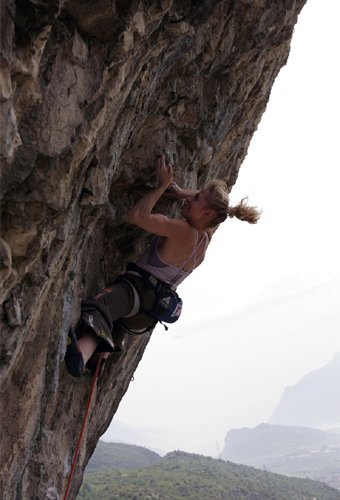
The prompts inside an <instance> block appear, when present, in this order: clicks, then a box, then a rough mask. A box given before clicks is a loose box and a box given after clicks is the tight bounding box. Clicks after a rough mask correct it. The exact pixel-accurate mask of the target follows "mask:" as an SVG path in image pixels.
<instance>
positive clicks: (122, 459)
mask: <svg viewBox="0 0 340 500" xmlns="http://www.w3.org/2000/svg"><path fill="white" fill-rule="evenodd" d="M160 458H161V457H160V456H159V455H157V453H154V452H153V451H150V450H148V449H147V448H142V447H141V446H134V445H129V444H123V443H105V442H104V441H98V444H97V446H96V449H95V450H94V453H93V455H92V457H91V459H90V461H89V463H88V464H87V467H86V471H87V472H90V471H95V470H99V469H136V468H138V467H147V466H148V465H152V464H154V463H155V462H158V461H159V460H160Z"/></svg>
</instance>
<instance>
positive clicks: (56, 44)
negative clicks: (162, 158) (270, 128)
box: [0, 0, 305, 500]
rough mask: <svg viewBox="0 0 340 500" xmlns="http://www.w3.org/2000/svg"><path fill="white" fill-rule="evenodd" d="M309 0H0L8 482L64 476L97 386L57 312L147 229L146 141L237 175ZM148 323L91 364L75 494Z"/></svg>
mask: <svg viewBox="0 0 340 500" xmlns="http://www.w3.org/2000/svg"><path fill="white" fill-rule="evenodd" d="M304 2H305V0H277V1H276V2H271V1H269V0H254V1H252V2H250V1H249V0H240V1H237V2H236V1H232V0H226V1H221V0H205V1H204V0H202V1H199V0H178V1H175V0H157V1H156V0H139V1H137V0H125V1H121V0H116V1H114V0H111V1H109V0H99V1H97V2H92V1H89V0H64V1H62V0H51V1H50V2H45V1H43V0H35V1H34V2H33V0H32V1H28V0H26V1H23V0H17V1H14V0H4V1H3V2H1V80H0V98H1V111H0V118H1V140H0V155H1V161H2V173H1V198H2V239H1V244H0V249H1V271H0V272H1V291H0V294H1V304H2V306H1V307H2V310H1V320H2V329H1V331H2V333H1V336H2V337H1V338H2V341H1V346H2V349H1V406H2V414H1V423H2V443H1V461H2V465H1V468H2V472H3V474H2V478H3V483H2V484H1V491H2V495H3V498H4V499H20V500H22V499H29V498H39V499H44V498H57V497H58V495H62V494H63V491H64V490H65V485H66V481H67V477H68V474H69V471H70V464H71V459H72V454H73V452H74V448H75V441H76V436H77V434H78V433H79V430H80V426H81V420H82V416H83V413H84V408H85V404H86V400H87V396H88V392H89V386H90V379H87V378H84V379H83V380H81V381H75V380H73V379H72V378H71V377H70V376H69V375H68V374H67V372H66V370H65V367H64V363H63V358H64V353H65V348H66V336H67V331H68V327H69V325H70V324H74V323H75V322H76V320H77V318H78V315H79V305H80V301H81V299H82V298H84V297H86V296H88V295H90V294H93V293H94V292H97V291H98V289H100V288H101V287H102V286H103V285H104V284H105V283H108V282H110V280H112V279H114V277H115V276H117V274H118V273H119V272H121V271H122V270H123V269H124V266H125V264H126V262H127V261H128V260H129V259H131V258H133V257H134V256H135V255H136V253H137V252H138V250H139V249H140V248H141V246H142V245H143V242H144V235H142V234H141V232H140V231H137V230H136V229H134V228H132V227H131V226H130V225H128V224H127V223H126V211H127V207H129V206H131V204H132V203H133V202H134V201H135V200H136V199H137V198H138V197H140V196H141V194H143V192H144V191H145V190H146V189H148V188H149V187H150V186H152V185H153V184H154V182H155V178H154V174H153V159H154V156H155V154H157V153H159V152H165V153H166V154H167V155H168V157H169V159H170V160H172V161H175V163H176V165H177V172H176V176H177V179H178V181H179V182H181V183H182V184H183V185H184V186H186V187H201V186H202V185H203V184H204V183H205V182H206V181H208V180H210V179H212V178H214V177H219V178H223V179H225V180H226V181H227V182H228V184H229V187H230V188H231V187H232V186H233V184H234V183H235V181H236V179H237V175H238V170H239V167H240V165H241V163H242V161H243V159H244V157H245V155H246V151H247V148H248V145H249V141H250V139H251V137H252V135H253V133H254V131H255V130H256V127H257V125H258V123H259V121H260V118H261V115H262V113H263V111H264V110H265V107H266V103H267V101H268V98H269V94H270V90H271V87H272V85H273V82H274V80H275V77H276V75H277V74H278V72H279V70H280V68H281V67H282V66H283V65H284V64H285V63H286V60H287V57H288V53H289V46H290V40H291V36H292V32H293V27H294V24H295V23H296V20H297V16H298V13H299V11H300V10H301V8H302V6H303V4H304ZM164 208H165V207H164V203H161V204H160V209H164ZM169 208H170V207H168V209H169ZM171 210H172V212H171V213H174V210H175V207H171ZM148 340H149V339H148V337H145V336H141V337H131V338H130V339H129V343H128V347H127V352H126V353H125V354H121V355H118V354H115V355H113V356H112V357H111V359H110V360H109V361H108V363H107V365H106V367H105V371H104V373H103V375H102V376H101V378H100V379H99V381H98V386H97V390H96V394H95V403H94V404H93V406H92V408H91V412H90V424H89V426H88V428H87V432H86V435H85V436H84V444H83V447H82V450H81V453H80V456H79V460H78V465H77V468H76V473H75V477H74V481H73V483H72V489H71V494H70V497H71V498H75V496H76V493H77V491H78V489H79V486H80V484H81V479H82V471H83V469H84V467H85V465H86V463H87V461H88V459H89V457H90V455H91V454H92V452H93V449H94V447H95V445H96V443H97V440H98V439H99V436H100V435H101V434H102V433H103V432H104V431H105V429H106V428H107V426H108V425H109V423H110V421H111V419H112V417H113V415H114V413H115V411H116V409H117V407H118V404H119V402H120V400H121V398H122V397H123V395H124V393H125V391H126V390H127V388H128V385H129V382H130V380H131V377H132V375H133V373H134V370H135V369H136V366H137V364H138V362H139V361H140V359H141V357H142V355H143V352H144V349H145V347H146V345H147V343H148Z"/></svg>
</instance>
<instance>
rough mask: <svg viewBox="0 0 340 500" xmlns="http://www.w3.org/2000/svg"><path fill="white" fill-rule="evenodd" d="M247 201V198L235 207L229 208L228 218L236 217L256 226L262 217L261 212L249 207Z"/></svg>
mask: <svg viewBox="0 0 340 500" xmlns="http://www.w3.org/2000/svg"><path fill="white" fill-rule="evenodd" d="M246 201H247V198H243V199H242V200H241V201H240V203H238V204H237V205H235V206H234V207H228V217H236V218H237V219H239V220H244V221H246V222H249V224H256V222H257V221H258V220H259V218H260V216H261V210H259V209H258V208H257V207H250V206H248V205H247V204H246Z"/></svg>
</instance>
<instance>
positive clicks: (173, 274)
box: [136, 231, 209, 289]
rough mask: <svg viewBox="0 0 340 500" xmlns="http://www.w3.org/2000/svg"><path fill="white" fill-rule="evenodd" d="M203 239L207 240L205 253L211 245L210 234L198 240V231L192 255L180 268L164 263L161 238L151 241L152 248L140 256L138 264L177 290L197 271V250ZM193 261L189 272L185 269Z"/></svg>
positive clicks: (205, 234)
mask: <svg viewBox="0 0 340 500" xmlns="http://www.w3.org/2000/svg"><path fill="white" fill-rule="evenodd" d="M203 239H204V240H205V241H204V250H203V251H204V252H205V250H206V249H207V246H208V244H209V237H208V234H207V233H204V234H203V236H202V238H201V239H200V240H198V231H197V239H196V244H195V248H194V250H193V251H192V253H191V255H190V256H189V258H188V259H186V260H185V261H184V262H182V263H181V264H179V265H178V266H174V265H173V264H168V263H167V262H164V260H162V259H161V257H160V256H159V253H158V243H159V240H160V236H155V237H154V238H153V239H152V241H151V245H150V247H149V248H148V249H147V250H146V251H145V252H143V253H142V254H141V255H140V256H139V258H138V259H137V261H136V264H137V266H139V267H141V268H142V269H145V271H148V272H149V273H151V274H152V275H153V276H155V278H157V279H159V280H161V281H164V282H165V283H168V284H169V285H171V288H173V289H176V288H177V287H178V285H179V284H180V283H182V281H183V280H185V278H187V276H189V274H190V273H191V272H192V271H193V269H195V264H196V260H197V259H196V253H197V249H198V247H199V246H200V244H201V243H202V241H203ZM191 259H193V264H192V266H191V268H190V269H189V270H188V271H185V270H184V269H183V268H184V267H185V265H186V264H187V263H188V262H189V261H190V260H191Z"/></svg>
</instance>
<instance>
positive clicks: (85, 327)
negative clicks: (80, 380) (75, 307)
mask: <svg viewBox="0 0 340 500" xmlns="http://www.w3.org/2000/svg"><path fill="white" fill-rule="evenodd" d="M134 305H135V296H134V294H133V292H132V290H131V287H129V285H128V284H126V283H122V282H116V283H114V284H113V285H112V286H110V287H108V288H104V290H102V291H101V292H100V293H99V294H98V295H96V296H95V297H93V298H90V299H87V300H85V301H83V302H82V307H81V309H82V312H81V319H80V322H79V324H78V325H77V328H76V331H75V336H76V339H75V340H74V339H72V343H70V342H69V345H71V347H68V349H67V353H66V356H65V361H66V366H67V368H68V371H69V372H70V374H71V375H73V376H75V377H77V376H78V377H79V376H81V374H82V373H84V371H85V365H86V363H87V361H88V360H89V359H90V358H91V356H92V354H93V353H94V352H95V351H98V352H113V351H114V342H113V340H112V335H111V331H112V325H113V323H114V321H116V320H117V319H119V318H121V317H123V316H126V315H128V314H129V313H130V312H131V311H132V310H133V309H134ZM79 355H80V357H81V359H79ZM75 366H76V368H75Z"/></svg>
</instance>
